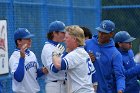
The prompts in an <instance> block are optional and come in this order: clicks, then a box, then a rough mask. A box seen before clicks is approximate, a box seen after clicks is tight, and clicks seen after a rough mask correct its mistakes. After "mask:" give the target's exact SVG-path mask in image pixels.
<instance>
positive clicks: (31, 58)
mask: <svg viewBox="0 0 140 93" xmlns="http://www.w3.org/2000/svg"><path fill="white" fill-rule="evenodd" d="M19 51H20V50H15V51H14V52H13V54H12V55H11V57H10V59H9V66H10V70H11V74H12V89H13V91H14V92H15V93H37V92H38V91H40V87H39V84H38V82H37V80H36V79H37V68H38V67H39V65H38V62H37V59H36V56H35V54H34V53H33V52H32V51H30V50H29V51H28V53H26V55H25V62H24V78H23V80H22V81H21V82H18V81H16V80H15V79H14V72H15V71H16V69H17V67H18V64H19V59H20V52H19Z"/></svg>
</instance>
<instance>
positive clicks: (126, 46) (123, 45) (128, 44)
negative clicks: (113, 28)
mask: <svg viewBox="0 0 140 93" xmlns="http://www.w3.org/2000/svg"><path fill="white" fill-rule="evenodd" d="M118 45H119V47H120V48H121V49H122V50H124V51H128V50H129V49H131V48H132V43H131V42H122V43H118Z"/></svg>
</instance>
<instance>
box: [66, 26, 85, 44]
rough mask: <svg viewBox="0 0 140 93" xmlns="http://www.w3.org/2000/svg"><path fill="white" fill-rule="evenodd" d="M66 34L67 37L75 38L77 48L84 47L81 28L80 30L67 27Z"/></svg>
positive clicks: (74, 27) (76, 27)
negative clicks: (67, 34)
mask: <svg viewBox="0 0 140 93" xmlns="http://www.w3.org/2000/svg"><path fill="white" fill-rule="evenodd" d="M66 32H68V33H69V35H71V36H74V37H75V38H76V40H77V42H78V45H79V46H83V45H85V36H84V31H83V30H82V28H80V27H79V26H77V25H72V26H67V27H66Z"/></svg>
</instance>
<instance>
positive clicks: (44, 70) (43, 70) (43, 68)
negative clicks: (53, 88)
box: [42, 67, 49, 75]
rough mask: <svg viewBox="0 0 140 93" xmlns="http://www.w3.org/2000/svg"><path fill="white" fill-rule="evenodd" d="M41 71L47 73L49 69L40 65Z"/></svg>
mask: <svg viewBox="0 0 140 93" xmlns="http://www.w3.org/2000/svg"><path fill="white" fill-rule="evenodd" d="M42 72H43V73H44V74H46V75H47V74H48V73H49V71H48V69H47V68H46V67H42Z"/></svg>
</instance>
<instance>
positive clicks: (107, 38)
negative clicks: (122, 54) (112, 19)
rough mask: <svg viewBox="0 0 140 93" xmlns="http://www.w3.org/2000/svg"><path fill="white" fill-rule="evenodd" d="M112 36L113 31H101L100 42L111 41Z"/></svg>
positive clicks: (99, 34)
mask: <svg viewBox="0 0 140 93" xmlns="http://www.w3.org/2000/svg"><path fill="white" fill-rule="evenodd" d="M111 36H112V35H111V33H104V32H100V31H99V33H98V42H99V44H105V43H108V42H109V41H110V38H111Z"/></svg>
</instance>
